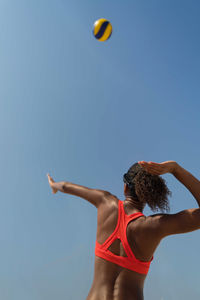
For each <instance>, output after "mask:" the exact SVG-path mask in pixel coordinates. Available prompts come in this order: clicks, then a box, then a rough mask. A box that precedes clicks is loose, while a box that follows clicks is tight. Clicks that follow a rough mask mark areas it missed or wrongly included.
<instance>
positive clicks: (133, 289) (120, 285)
mask: <svg viewBox="0 0 200 300" xmlns="http://www.w3.org/2000/svg"><path fill="white" fill-rule="evenodd" d="M118 202H119V199H117V197H115V196H113V195H110V196H109V199H108V201H105V203H104V204H102V205H101V206H100V207H99V208H98V216H97V241H98V243H100V244H103V243H104V242H105V240H106V239H107V238H108V237H109V236H110V235H111V234H112V233H113V231H114V230H115V228H116V225H117V221H118ZM123 206H124V211H125V213H126V214H127V215H130V214H133V213H135V212H138V211H137V210H136V211H134V210H131V211H130V209H128V207H126V206H125V205H124V203H123ZM147 219H148V217H145V216H141V217H139V218H137V219H135V220H133V221H131V222H130V223H129V224H128V226H127V230H126V234H127V240H128V243H129V245H130V247H131V250H132V252H133V253H134V255H135V257H136V258H137V259H139V260H141V261H150V260H151V258H152V256H153V253H154V251H155V249H156V247H157V245H158V243H159V242H158V240H156V239H155V238H154V236H153V234H152V233H151V230H150V232H148V230H147V228H148V226H146V224H147V223H148V220H147ZM109 250H110V251H111V252H112V253H114V254H116V255H119V256H126V252H125V250H124V248H123V246H122V243H121V242H120V241H119V240H116V241H115V242H114V243H113V244H112V245H111V247H110V248H109ZM145 278H146V275H145V274H139V273H136V272H134V271H132V270H129V269H125V268H123V267H121V266H119V265H117V264H114V263H112V262H109V261H107V260H105V259H102V258H100V257H97V256H95V268H94V279H93V284H92V287H91V289H90V292H89V294H88V297H87V299H86V300H143V286H144V281H145Z"/></svg>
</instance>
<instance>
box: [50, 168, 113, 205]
mask: <svg viewBox="0 0 200 300" xmlns="http://www.w3.org/2000/svg"><path fill="white" fill-rule="evenodd" d="M47 177H48V181H49V185H50V187H51V189H52V193H53V194H55V193H57V191H60V192H62V193H66V194H70V195H74V196H78V197H81V198H83V199H85V200H87V201H88V202H90V203H91V204H93V205H94V206H96V208H98V207H99V205H100V204H102V203H103V202H105V201H106V196H108V195H110V193H109V192H107V191H104V190H97V189H90V188H88V187H85V186H82V185H78V184H74V183H71V182H66V181H61V182H55V181H54V180H53V178H52V177H51V176H50V175H49V174H48V175H47Z"/></svg>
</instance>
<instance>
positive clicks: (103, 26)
mask: <svg viewBox="0 0 200 300" xmlns="http://www.w3.org/2000/svg"><path fill="white" fill-rule="evenodd" d="M108 25H109V22H108V21H106V22H104V23H103V24H102V26H101V28H100V30H99V31H98V32H97V34H95V37H96V38H97V39H98V40H99V39H101V38H103V37H104V34H105V31H106V28H107V27H108Z"/></svg>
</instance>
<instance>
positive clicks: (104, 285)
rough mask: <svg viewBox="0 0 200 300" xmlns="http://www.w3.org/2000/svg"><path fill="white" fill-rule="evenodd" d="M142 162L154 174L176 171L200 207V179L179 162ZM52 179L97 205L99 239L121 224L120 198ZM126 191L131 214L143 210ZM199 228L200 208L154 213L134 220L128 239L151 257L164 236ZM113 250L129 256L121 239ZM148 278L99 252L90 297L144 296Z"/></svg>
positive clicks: (136, 299)
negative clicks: (105, 257) (119, 220)
mask: <svg viewBox="0 0 200 300" xmlns="http://www.w3.org/2000/svg"><path fill="white" fill-rule="evenodd" d="M138 163H139V164H140V165H141V166H142V167H143V168H144V169H145V170H146V171H147V172H149V173H151V174H155V175H162V174H166V173H170V174H172V175H173V176H174V177H175V178H176V179H177V180H179V181H180V182H181V183H182V184H183V185H184V186H185V187H186V188H187V189H188V190H189V191H190V192H191V193H192V195H193V196H194V198H195V199H196V201H197V203H198V206H199V207H200V181H199V180H197V179H196V178H195V177H194V176H193V175H192V174H191V173H189V172H188V171H186V170H185V169H184V168H182V167H181V166H180V165H179V164H178V163H176V162H174V161H166V162H163V163H154V162H144V161H141V162H138ZM48 180H49V184H50V186H51V188H52V192H53V193H56V192H57V191H61V192H63V193H67V194H71V195H75V196H78V197H81V198H83V199H85V200H87V201H89V202H90V203H91V204H93V205H94V206H95V207H96V208H97V241H98V242H99V243H100V244H103V243H104V242H105V240H106V239H107V238H108V237H109V236H110V235H111V234H112V232H113V231H114V229H115V227H116V225H117V218H118V201H119V199H118V198H117V197H116V196H114V195H112V194H111V193H109V192H107V191H103V190H97V189H89V188H87V187H83V186H80V185H76V184H73V183H69V182H54V180H53V179H52V178H51V177H50V175H48ZM124 195H125V200H124V210H125V212H126V214H127V215H130V214H133V213H136V212H142V211H143V209H144V207H143V205H142V204H141V203H138V202H137V201H136V200H135V199H133V198H132V197H131V195H130V192H129V189H128V187H127V185H126V184H124ZM197 229H200V208H192V209H187V210H183V211H181V212H179V213H176V214H154V215H151V216H147V217H146V216H144V217H143V216H142V217H140V218H138V219H136V220H133V221H131V222H130V223H129V224H128V226H127V239H128V242H129V245H130V247H131V249H132V251H133V253H134V254H135V256H136V258H137V259H139V260H142V261H149V260H150V259H151V258H152V256H153V254H154V252H155V250H156V248H157V246H158V245H159V243H160V241H161V240H162V239H163V238H164V237H166V236H169V235H172V234H179V233H187V232H190V231H194V230H197ZM109 250H110V251H111V252H113V253H114V254H117V255H120V256H126V253H125V251H124V249H123V246H122V245H121V242H120V241H115V242H114V243H113V244H112V245H111V247H110V248H109ZM145 278H146V275H143V274H139V273H136V272H134V271H131V270H128V269H125V268H123V267H120V266H118V265H116V264H114V263H112V262H109V261H106V260H104V259H102V258H100V257H96V256H95V268H94V279H93V283H92V287H91V289H90V292H89V294H88V296H87V298H86V300H143V299H144V297H143V287H144V281H145Z"/></svg>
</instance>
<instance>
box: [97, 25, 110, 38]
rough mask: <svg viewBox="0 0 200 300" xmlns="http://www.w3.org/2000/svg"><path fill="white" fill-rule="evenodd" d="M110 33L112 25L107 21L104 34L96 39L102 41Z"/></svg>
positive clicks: (108, 36)
mask: <svg viewBox="0 0 200 300" xmlns="http://www.w3.org/2000/svg"><path fill="white" fill-rule="evenodd" d="M111 34H112V25H111V24H110V23H109V24H108V26H107V27H106V29H105V31H104V34H103V35H102V37H101V38H99V39H98V40H99V41H101V42H104V41H106V40H108V39H109V38H110V36H111Z"/></svg>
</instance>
